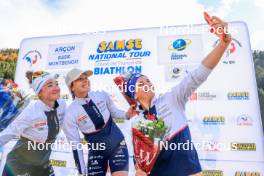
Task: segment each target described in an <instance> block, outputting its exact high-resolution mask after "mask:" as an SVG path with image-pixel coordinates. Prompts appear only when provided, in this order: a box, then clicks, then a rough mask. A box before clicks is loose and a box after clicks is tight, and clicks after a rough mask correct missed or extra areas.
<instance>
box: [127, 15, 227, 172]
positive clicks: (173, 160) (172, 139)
mask: <svg viewBox="0 0 264 176" xmlns="http://www.w3.org/2000/svg"><path fill="white" fill-rule="evenodd" d="M211 20H212V26H213V27H215V28H218V30H219V32H224V29H225V28H226V27H227V24H226V23H224V22H223V21H222V20H220V19H219V18H218V17H212V19H211ZM230 41H231V35H230V34H227V33H226V34H225V35H224V38H223V39H222V40H221V41H220V43H219V44H218V46H216V48H215V49H213V51H211V53H209V55H208V56H207V57H205V58H204V59H203V61H202V63H201V64H200V66H199V67H198V68H196V69H195V70H193V71H192V72H190V73H189V74H188V75H187V76H186V77H185V78H184V79H183V80H182V81H181V82H180V83H179V84H178V85H176V86H175V87H173V88H172V90H171V91H169V92H166V93H165V94H164V95H162V96H155V93H154V91H153V85H152V83H151V81H150V80H149V79H148V78H147V77H146V76H144V75H142V74H132V75H130V76H129V78H127V91H126V94H127V95H128V96H129V97H131V98H134V99H135V100H137V102H138V103H139V104H140V107H141V108H142V110H143V112H141V113H143V114H144V115H145V117H146V118H147V117H148V116H146V115H152V117H155V118H161V119H163V121H164V123H165V125H166V126H168V131H167V133H166V136H167V141H168V145H171V144H176V146H177V149H175V150H172V149H170V148H169V149H168V150H165V149H163V150H161V153H160V154H159V156H158V158H157V161H156V163H155V165H154V167H153V169H152V170H151V173H150V175H151V176H160V175H162V176H172V175H173V176H187V175H201V171H202V169H201V166H200V162H199V158H198V155H197V152H196V149H195V148H194V146H193V145H192V143H191V134H190V131H189V127H188V124H187V120H186V115H185V104H186V102H187V101H188V98H189V97H190V96H191V94H192V92H193V91H195V90H196V89H197V88H198V87H199V86H200V85H201V84H202V83H203V82H204V81H206V79H207V77H208V76H209V74H210V73H211V71H212V69H213V68H214V67H215V66H216V65H217V63H218V62H219V61H220V59H221V57H222V55H223V53H224V52H225V50H226V49H227V47H228V45H229V43H230ZM182 144H190V145H189V150H185V148H184V147H183V146H184V145H182ZM174 146H175V145H174ZM136 175H137V176H146V175H147V173H144V172H143V171H141V170H140V169H139V168H138V169H137V172H136Z"/></svg>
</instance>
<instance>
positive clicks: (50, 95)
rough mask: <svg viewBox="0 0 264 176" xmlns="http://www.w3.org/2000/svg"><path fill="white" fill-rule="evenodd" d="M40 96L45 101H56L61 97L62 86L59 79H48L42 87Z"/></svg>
mask: <svg viewBox="0 0 264 176" xmlns="http://www.w3.org/2000/svg"><path fill="white" fill-rule="evenodd" d="M38 96H39V98H40V99H41V100H44V101H49V102H50V101H56V100H58V99H59V98H60V87H59V85H58V81H56V80H54V79H50V80H48V81H47V82H46V83H45V84H44V86H43V87H42V88H41V90H40V92H39V94H38Z"/></svg>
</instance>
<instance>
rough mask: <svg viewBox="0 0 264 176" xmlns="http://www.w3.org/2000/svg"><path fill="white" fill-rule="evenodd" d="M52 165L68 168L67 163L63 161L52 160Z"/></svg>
mask: <svg viewBox="0 0 264 176" xmlns="http://www.w3.org/2000/svg"><path fill="white" fill-rule="evenodd" d="M50 164H51V165H52V166H55V167H66V166H67V161H62V160H53V159H52V160H50Z"/></svg>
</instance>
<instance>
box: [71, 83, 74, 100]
mask: <svg viewBox="0 0 264 176" xmlns="http://www.w3.org/2000/svg"><path fill="white" fill-rule="evenodd" d="M72 86H73V82H72V83H71V86H70V92H71V96H72V99H73V100H74V99H75V95H74V92H73V91H72V90H71V88H72Z"/></svg>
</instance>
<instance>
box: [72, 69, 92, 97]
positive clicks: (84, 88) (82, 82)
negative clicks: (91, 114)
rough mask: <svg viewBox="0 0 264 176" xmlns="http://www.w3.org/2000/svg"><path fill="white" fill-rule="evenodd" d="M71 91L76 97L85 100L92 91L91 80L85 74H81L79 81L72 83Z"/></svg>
mask: <svg viewBox="0 0 264 176" xmlns="http://www.w3.org/2000/svg"><path fill="white" fill-rule="evenodd" d="M71 91H72V92H73V94H74V96H76V97H79V98H84V97H86V96H87V94H88V92H89V91H90V80H89V79H88V77H87V75H86V74H85V73H83V74H81V76H79V78H78V79H76V80H75V81H73V82H72V85H71Z"/></svg>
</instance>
